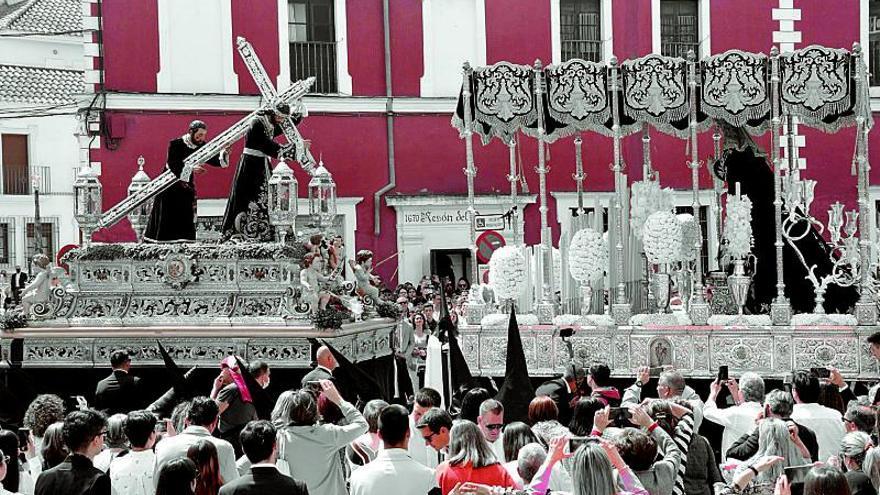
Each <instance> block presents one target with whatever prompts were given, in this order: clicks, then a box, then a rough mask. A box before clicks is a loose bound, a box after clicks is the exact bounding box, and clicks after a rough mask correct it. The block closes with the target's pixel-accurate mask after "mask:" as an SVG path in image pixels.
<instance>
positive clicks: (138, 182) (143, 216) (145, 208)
mask: <svg viewBox="0 0 880 495" xmlns="http://www.w3.org/2000/svg"><path fill="white" fill-rule="evenodd" d="M144 163H146V160H144V157H143V156H139V157H138V159H137V164H138V171H137V172H136V173H135V174H134V177H132V178H131V183H130V184H129V185H128V195H129V196H134V195H135V194H137V193H138V192H140V190H141V189H143V188H144V187H146V186H147V184H149V183H150V176H148V175H147V173H146V172H144ZM152 209H153V201H152V200H150V201H144V202H143V203H141V204H140V205H138V207H137V208H135V209H133V210H131V212H130V213H129V214H128V221H129V222H131V227H132V228H133V229H134V232H135V234H137V239H138V242H141V241H142V240H143V236H144V229H145V228H146V227H147V222H148V221H149V220H150V211H151V210H152Z"/></svg>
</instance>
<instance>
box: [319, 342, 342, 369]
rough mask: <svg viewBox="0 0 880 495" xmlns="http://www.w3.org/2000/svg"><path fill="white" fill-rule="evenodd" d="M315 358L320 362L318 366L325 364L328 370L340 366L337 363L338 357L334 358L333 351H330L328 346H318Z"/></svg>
mask: <svg viewBox="0 0 880 495" xmlns="http://www.w3.org/2000/svg"><path fill="white" fill-rule="evenodd" d="M315 360H316V361H317V362H318V366H323V367H325V368H327V369H328V370H334V369H336V367H337V366H338V365H337V364H336V359H334V358H333V353H332V352H330V349H328V348H327V347H326V346H323V345H322V346H321V347H318V352H317V354H316V355H315Z"/></svg>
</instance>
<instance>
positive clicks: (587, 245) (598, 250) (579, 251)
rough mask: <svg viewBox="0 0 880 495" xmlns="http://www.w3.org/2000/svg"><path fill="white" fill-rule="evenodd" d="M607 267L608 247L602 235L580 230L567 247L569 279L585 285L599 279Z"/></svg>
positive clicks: (591, 230)
mask: <svg viewBox="0 0 880 495" xmlns="http://www.w3.org/2000/svg"><path fill="white" fill-rule="evenodd" d="M607 266H608V246H607V244H606V243H605V239H604V238H603V237H602V234H600V233H599V232H596V231H595V230H593V229H589V228H587V229H581V230H579V231H577V233H576V234H575V235H574V237H572V239H571V244H570V245H569V246H568V271H569V272H570V273H571V278H573V279H575V280H577V281H578V282H579V283H581V284H586V283H589V282H592V281H593V280H596V279H598V278H601V277H602V275H604V274H605V268H606V267H607Z"/></svg>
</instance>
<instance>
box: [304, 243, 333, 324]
mask: <svg viewBox="0 0 880 495" xmlns="http://www.w3.org/2000/svg"><path fill="white" fill-rule="evenodd" d="M303 262H304V264H305V268H303V269H302V270H300V272H299V283H300V285H301V286H302V293H303V300H304V301H305V302H307V303H309V308H310V310H311V312H313V313H314V312H315V311H318V310H321V309H324V308H326V307H327V302H329V301H330V299H331V298H332V297H333V294H331V293H330V292H328V291H327V286H328V284H329V282H330V278H329V277H327V276H326V275H324V272H323V271H324V258H322V257H321V255H320V254H318V253H315V252H312V253H308V254H306V255H305V257H304V258H303Z"/></svg>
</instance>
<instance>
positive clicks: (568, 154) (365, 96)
mask: <svg viewBox="0 0 880 495" xmlns="http://www.w3.org/2000/svg"><path fill="white" fill-rule="evenodd" d="M666 1H667V0H616V1H612V0H598V1H596V2H582V3H588V4H591V5H590V8H594V7H595V16H594V17H593V21H591V22H593V24H591V26H593V27H595V28H596V32H595V33H594V34H593V37H596V34H598V40H599V41H600V43H599V44H598V45H597V46H598V53H599V54H600V57H599V58H602V59H605V60H607V59H608V57H609V56H610V55H611V54H613V55H614V56H616V57H617V58H618V59H620V60H624V59H629V58H636V57H639V56H643V55H645V54H648V53H652V52H657V53H659V52H660V51H661V45H662V43H663V42H664V41H663V36H662V34H663V33H662V31H663V29H664V28H663V26H664V24H663V15H662V13H663V12H665V8H666V7H665V6H664V5H662V4H663V3H664V2H666ZM190 3H196V2H179V1H178V0H131V1H126V2H103V3H97V2H95V3H93V2H92V0H86V3H85V4H84V6H85V9H86V13H88V14H89V16H88V17H87V18H86V25H87V26H94V27H96V28H98V30H99V31H98V32H96V33H95V34H93V38H92V40H91V43H88V44H87V47H86V55H87V57H88V58H89V65H88V66H89V67H92V68H93V70H91V71H88V72H87V75H86V80H87V82H89V83H91V84H88V87H89V91H90V94H88V95H86V97H84V98H83V103H82V110H83V111H85V110H86V108H88V109H89V110H88V111H89V113H90V117H91V122H92V124H91V129H92V130H93V131H95V132H97V133H98V134H99V138H98V139H92V140H89V142H88V143H86V142H85V141H83V142H84V144H83V159H87V160H88V161H90V162H92V163H93V164H95V165H96V166H97V167H98V168H99V170H100V172H101V182H102V184H103V193H104V207H105V209H106V208H109V207H110V206H112V205H113V204H115V203H117V202H118V201H120V200H121V199H123V198H124V197H125V195H126V189H127V187H128V184H129V182H130V179H131V177H132V176H133V175H134V173H135V172H136V170H137V160H138V157H139V156H143V157H144V158H145V160H146V163H147V165H146V167H145V169H146V171H147V172H148V174H149V175H150V176H151V177H155V176H156V175H158V173H160V171H161V170H162V168H163V166H164V159H165V152H166V147H167V143H168V141H169V140H171V139H173V138H175V137H179V136H180V135H181V134H183V132H184V131H185V129H186V125H187V124H188V123H189V122H190V121H191V120H193V119H196V118H198V119H202V120H204V121H206V122H207V124H208V126H209V133H210V134H215V133H217V132H219V131H220V130H222V129H223V128H225V127H226V126H228V125H230V124H232V123H233V122H235V121H236V120H238V119H240V118H241V117H243V116H244V115H246V114H247V113H248V112H250V111H251V110H252V109H254V108H255V107H256V106H257V105H258V103H259V100H258V97H257V96H256V95H258V91H257V88H256V86H255V85H254V83H253V81H252V80H251V77H250V75H249V74H248V72H247V69H246V68H245V67H244V64H243V63H242V62H241V60H240V58H239V56H238V54H237V53H236V51H235V46H234V43H235V39H236V37H238V36H243V37H245V38H247V39H248V41H250V42H251V44H252V45H253V46H254V48H255V49H256V51H257V53H258V54H259V56H260V59H261V60H262V62H263V64H264V66H265V68H266V71H267V73H268V74H269V75H270V77H272V78H273V82H276V83H279V84H280V85H282V86H283V85H284V84H285V82H286V81H289V80H290V79H291V78H292V77H295V72H296V70H306V71H308V70H309V69H311V70H313V71H316V72H320V73H321V74H322V77H319V79H321V80H320V81H319V84H326V86H325V87H324V88H322V89H324V91H323V93H322V94H314V95H310V96H308V97H306V99H305V103H306V105H307V107H308V108H309V113H310V115H309V117H308V118H307V119H305V120H304V122H303V123H302V124H301V125H300V127H299V129H300V132H301V133H302V134H303V136H304V137H305V138H306V139H310V140H311V150H312V152H313V154H314V155H315V157H316V158H318V157H319V156H320V157H321V159H322V160H323V162H324V164H325V165H326V166H327V168H328V169H329V170H330V171H331V172H332V173H333V175H334V178H335V180H336V182H337V185H338V194H339V196H340V197H341V198H342V199H341V200H340V213H342V214H344V221H343V227H342V228H343V229H344V230H345V231H346V240H347V241H348V243H349V244H350V245H349V246H348V247H349V250H351V251H352V252H353V250H354V249H355V248H357V249H371V250H373V251H374V252H375V253H376V259H377V260H382V259H385V258H388V257H391V256H393V255H394V254H395V253H397V256H396V257H395V258H391V259H390V260H389V262H388V263H386V264H383V265H382V266H381V267H380V269H379V271H380V273H381V274H382V275H383V276H385V277H386V280H388V279H389V278H391V277H394V278H392V279H391V283H392V284H393V283H397V282H398V281H404V280H407V279H411V278H413V277H414V276H416V274H419V275H420V274H422V273H427V272H428V271H429V270H430V264H431V261H430V255H429V252H430V250H432V249H435V248H436V249H442V250H455V249H459V250H463V249H467V248H468V243H467V228H468V227H467V223H466V222H462V221H459V219H457V218H456V216H455V215H454V214H451V213H454V212H456V211H458V210H464V209H465V208H466V205H465V204H464V201H463V197H462V195H464V194H465V193H466V191H467V188H466V180H465V176H464V174H463V172H462V169H463V168H464V167H465V148H464V143H463V141H462V140H460V139H459V137H458V134H457V131H455V130H454V129H453V128H452V127H451V126H450V118H451V115H452V112H453V111H454V109H455V104H456V96H457V90H458V87H459V86H460V81H461V71H460V68H461V63H462V62H464V61H465V60H467V61H469V62H470V63H471V64H472V65H485V64H492V63H495V62H498V61H502V60H506V61H510V62H514V63H522V64H531V63H533V62H534V61H535V60H536V59H540V60H541V61H543V63H545V64H547V63H552V62H560V61H562V60H563V59H562V56H563V54H562V52H563V51H564V50H565V46H566V44H565V39H564V38H565V36H566V35H565V34H564V33H565V32H566V30H567V29H568V26H569V24H570V22H571V19H570V17H569V18H568V19H566V18H564V17H565V13H566V12H567V10H566V9H568V8H570V6H571V4H572V3H575V4H576V3H578V2H569V1H567V0H389V4H390V5H389V16H388V17H389V23H388V36H389V38H390V44H389V45H390V55H391V56H390V74H391V78H390V79H391V80H390V81H386V76H385V74H386V60H385V53H386V51H385V43H384V35H385V26H384V23H383V2H382V1H380V0H308V1H306V0H293V1H290V2H288V1H287V0H248V1H242V0H238V1H234V0H204V1H203V2H198V3H197V4H198V5H185V4H190ZM678 3H688V2H678ZM691 3H693V4H694V5H693V8H694V11H695V12H696V16H695V17H694V21H695V22H696V25H695V26H694V28H695V30H696V33H697V35H696V38H697V40H698V41H699V43H698V46H697V48H698V51H699V55H701V56H706V55H710V54H716V53H721V52H723V51H725V50H729V49H740V50H745V51H754V52H764V53H768V52H769V50H770V48H771V47H772V46H774V44H776V46H780V47H781V48H782V49H783V50H785V49H786V48H788V49H792V48H801V47H805V46H808V45H810V44H821V45H825V46H829V47H835V48H847V49H849V48H852V45H853V43H854V42H859V43H863V44H864V45H865V47H866V51H867V52H868V53H870V50H867V47H868V41H869V38H870V37H871V29H872V28H871V26H872V25H873V22H871V20H872V18H871V16H872V15H874V16H876V15H878V13H877V12H874V11H873V9H872V5H871V4H873V3H874V2H872V1H869V0H840V1H835V2H829V1H826V0H695V1H693V2H691ZM685 7H689V6H685ZM304 12H305V13H306V21H307V22H306V23H305V24H303V23H297V21H298V20H302V14H303V13H304ZM328 14H329V17H328ZM328 32H329V36H328V34H327V33H328ZM322 36H323V37H324V39H329V40H330V41H329V42H324V43H323V44H321V43H312V45H308V43H298V42H297V40H298V39H307V40H309V39H319V38H322ZM309 49H312V50H317V51H316V52H314V53H318V54H319V55H316V56H314V59H313V62H309V63H311V64H312V65H309V66H308V67H306V69H301V68H300V69H297V68H296V65H297V64H301V63H303V60H307V59H308V57H309V56H310V55H309V52H307V51H304V50H309ZM298 50H301V51H298ZM321 50H323V51H321ZM329 52H333V54H332V56H330V55H327V53H329ZM292 53H293V54H292ZM297 54H301V55H302V56H298V55H297ZM297 57H298V58H297ZM387 83H390V90H391V94H390V98H389V97H388V96H387V86H388V84H387ZM878 95H880V93H878ZM388 109H390V110H391V112H392V113H393V119H392V127H393V142H394V145H393V148H390V147H389V140H388V132H387V120H388V119H387V115H388ZM798 133H799V135H800V137H798V138H797V139H796V142H797V145H798V150H797V152H798V157H799V158H800V159H801V160H800V162H799V163H800V166H801V167H802V168H803V170H802V172H801V174H802V176H804V177H809V178H815V179H818V180H819V184H818V186H817V187H816V201H815V203H814V211H816V212H824V211H825V210H826V209H827V205H828V204H830V203H833V202H834V201H841V202H844V203H846V205H847V207H848V208H855V207H856V194H855V190H856V181H855V177H852V176H851V175H850V174H849V170H850V164H851V160H852V152H853V145H854V132H853V130H851V129H850V130H844V131H841V132H839V133H837V134H833V135H828V134H823V133H822V132H820V131H815V130H811V129H807V128H805V127H803V126H801V127H800V128H799V129H798ZM651 135H652V141H651V151H652V158H653V163H654V168H655V169H656V170H658V171H659V172H660V176H661V180H662V183H663V185H664V186H668V187H672V188H675V189H676V190H680V191H682V192H681V194H680V196H681V197H682V198H683V199H682V204H683V205H689V204H690V197H689V196H688V195H687V194H688V193H687V192H685V191H687V190H689V188H690V186H691V182H690V181H691V178H690V170H689V169H688V168H687V165H686V160H688V155H687V153H688V151H687V143H686V141H684V140H680V139H676V138H673V137H670V136H665V135H663V134H661V133H659V132H656V131H652V134H651ZM878 139H880V138H878V137H876V135H873V136H872V139H871V141H872V146H871V161H872V162H875V163H878V159H880V151H877V150H880V141H878ZM572 141H573V139H572V138H565V139H560V140H559V141H557V142H555V143H554V144H552V145H550V147H549V149H550V155H549V156H550V160H549V165H550V168H551V171H550V173H549V175H548V176H547V181H548V190H549V191H551V192H552V193H553V194H552V195H551V196H550V200H549V210H550V211H549V217H550V225H551V230H552V233H553V239H554V243H555V242H556V241H557V240H558V237H559V235H560V232H561V230H563V229H565V228H566V225H567V221H566V218H568V217H570V214H569V213H568V211H567V208H568V207H569V206H570V203H571V197H572V194H570V193H571V192H572V191H574V190H575V183H574V181H573V180H572V177H571V175H572V173H573V172H574V163H575V157H574V145H573V144H572ZM759 142H760V143H761V144H762V146H764V148H765V149H766V147H767V145H768V144H769V139H768V137H767V136H763V137H761V138H759ZM520 143H521V146H520V151H519V152H520V155H521V157H522V164H523V171H524V174H525V178H526V181H527V183H528V186H529V190H530V193H531V194H532V195H534V193H535V192H537V190H538V177H537V174H536V172H535V164H536V162H537V146H536V144H535V141H534V140H533V139H531V138H527V137H525V136H523V137H522V138H521V140H520ZM698 144H699V157H700V159H701V160H704V161H705V160H710V159H711V156H712V152H713V150H712V138H711V133H710V132H709V133H704V134H702V135H701V136H700V139H699V143H698ZM583 150H584V161H583V163H584V167H585V171H586V175H587V179H586V182H585V188H586V191H587V192H588V197H590V195H596V196H597V197H599V196H602V195H601V194H597V193H607V192H608V191H611V190H613V176H612V172H611V171H610V169H609V165H610V163H611V161H612V141H611V139H609V138H606V137H603V136H599V135H585V136H584V144H583ZM240 153H241V143H239V144H238V145H237V146H236V147H233V152H232V155H233V159H234V160H237V158H238V156H239V155H240ZM623 153H624V160H625V162H626V164H627V170H626V171H625V172H626V173H627V174H628V179H629V180H630V181H635V180H639V179H641V166H642V141H641V137H640V136H638V135H635V136H630V137H628V138H626V140H625V143H624V148H623ZM389 154H393V158H394V164H395V168H396V174H395V178H394V179H395V180H394V182H395V186H394V187H393V188H391V189H390V190H389V191H388V192H387V193H386V194H383V195H381V196H380V197H378V203H377V198H376V197H375V193H376V192H377V191H379V190H380V189H382V188H383V187H385V186H386V185H387V184H389V182H391V178H390V177H389V166H388V165H389ZM85 157H87V158H85ZM475 160H476V165H477V167H478V175H477V176H476V184H475V186H476V191H477V194H478V195H481V196H484V198H483V200H482V202H483V203H482V204H483V206H478V209H480V210H481V213H484V212H485V213H490V212H498V211H502V209H503V208H504V206H505V201H506V198H505V197H504V195H506V194H507V192H508V191H509V187H510V186H509V183H508V181H507V178H506V175H507V173H508V148H507V146H505V145H503V144H502V143H499V142H497V141H495V142H492V143H490V144H489V145H487V146H482V145H480V144H479V143H478V141H476V140H475ZM233 175H234V166H233V167H230V168H229V169H225V170H219V169H217V170H214V169H211V170H210V171H209V173H207V174H204V175H201V176H199V177H197V179H196V180H197V187H198V194H199V197H200V205H199V214H200V216H212V215H213V216H216V215H222V211H223V210H222V206H223V203H224V201H225V198H226V196H227V194H228V191H229V187H230V184H231V182H232V178H233ZM297 177H298V179H299V182H300V195H301V196H303V195H304V194H305V187H304V186H305V184H306V183H307V182H308V178H307V176H306V174H304V173H301V171H299V170H297ZM878 182H880V176H878V175H877V174H876V173H875V174H872V184H877V183H878ZM701 183H702V186H703V187H704V188H709V187H711V181H710V177H709V174H708V172H707V170H706V168H705V167H704V168H703V169H702V170H701ZM386 189H387V188H386ZM872 192H873V188H872ZM606 196H607V194H606ZM876 196H877V197H878V198H880V188H878V192H877V194H876ZM444 198H445V199H444ZM532 201H533V199H532ZM588 201H591V200H588ZM713 207H714V206H713ZM524 211H525V214H524V222H525V227H524V235H525V241H526V242H527V243H529V244H534V243H537V242H538V241H539V226H540V219H539V211H538V207H537V205H535V204H533V202H532V203H530V204H528V205H527V206H526V207H525V210H524ZM377 212H378V213H377ZM414 213H423V214H424V215H423V216H422V217H421V219H417V218H416V216H413V214H414ZM447 213H450V214H449V215H447ZM817 217H819V218H821V219H822V220H824V219H825V215H824V213H822V214H819V213H817ZM872 217H873V215H872ZM377 220H378V223H377ZM419 222H421V223H422V225H420V226H419V225H413V224H418V223H419ZM872 225H876V224H875V223H874V222H872ZM416 227H419V228H420V229H421V230H422V231H423V233H422V234H421V235H422V236H423V237H421V238H419V237H418V234H417V233H416V229H415V228H416ZM433 228H436V229H437V230H432V229H433ZM96 239H99V240H107V241H123V240H126V241H129V240H133V239H134V232H133V231H132V229H131V228H130V226H129V225H128V223H127V221H123V222H120V224H118V225H116V226H115V227H113V228H112V229H109V230H106V231H103V232H101V233H99V234H98V235H96ZM450 243H451V244H450ZM407 246H409V247H407ZM416 246H417V247H416Z"/></svg>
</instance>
